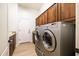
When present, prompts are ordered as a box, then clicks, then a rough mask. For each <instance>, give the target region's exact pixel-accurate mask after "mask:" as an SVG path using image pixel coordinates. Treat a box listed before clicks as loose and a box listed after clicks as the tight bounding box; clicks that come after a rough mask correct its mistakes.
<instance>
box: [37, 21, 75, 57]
mask: <svg viewBox="0 0 79 59" xmlns="http://www.w3.org/2000/svg"><path fill="white" fill-rule="evenodd" d="M39 29H41V31H39V32H40V43H38V44H40V48H39V49H40V51H42V55H44V56H73V55H75V24H73V23H69V22H55V23H51V24H47V25H44V26H41V27H40V28H39ZM38 47H39V46H38Z"/></svg>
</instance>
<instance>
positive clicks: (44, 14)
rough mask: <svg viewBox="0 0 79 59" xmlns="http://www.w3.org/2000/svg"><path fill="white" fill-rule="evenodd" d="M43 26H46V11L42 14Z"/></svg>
mask: <svg viewBox="0 0 79 59" xmlns="http://www.w3.org/2000/svg"><path fill="white" fill-rule="evenodd" d="M43 24H47V11H45V12H44V13H43Z"/></svg>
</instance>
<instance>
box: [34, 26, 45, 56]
mask: <svg viewBox="0 0 79 59" xmlns="http://www.w3.org/2000/svg"><path fill="white" fill-rule="evenodd" d="M41 31H42V28H41V27H40V26H37V27H36V29H35V33H34V38H35V51H36V53H37V55H39V56H42V55H43V50H44V49H42V47H43V44H42V42H41V36H40V35H41Z"/></svg>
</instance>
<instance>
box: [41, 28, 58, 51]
mask: <svg viewBox="0 0 79 59" xmlns="http://www.w3.org/2000/svg"><path fill="white" fill-rule="evenodd" d="M42 39H43V45H44V48H45V49H46V50H47V51H54V50H55V48H56V45H57V44H56V37H55V35H54V33H53V32H52V31H51V30H49V29H45V30H44V32H43V35H42Z"/></svg>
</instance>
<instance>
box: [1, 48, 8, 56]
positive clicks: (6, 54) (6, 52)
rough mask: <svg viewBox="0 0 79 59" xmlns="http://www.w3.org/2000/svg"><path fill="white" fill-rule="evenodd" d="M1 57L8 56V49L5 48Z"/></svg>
mask: <svg viewBox="0 0 79 59" xmlns="http://www.w3.org/2000/svg"><path fill="white" fill-rule="evenodd" d="M1 56H9V47H6V48H5V50H4V52H3V53H2V54H1Z"/></svg>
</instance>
